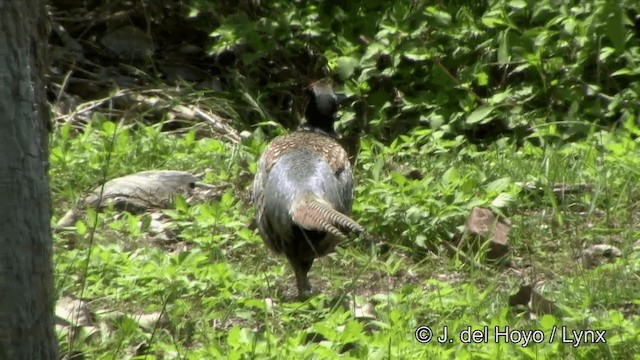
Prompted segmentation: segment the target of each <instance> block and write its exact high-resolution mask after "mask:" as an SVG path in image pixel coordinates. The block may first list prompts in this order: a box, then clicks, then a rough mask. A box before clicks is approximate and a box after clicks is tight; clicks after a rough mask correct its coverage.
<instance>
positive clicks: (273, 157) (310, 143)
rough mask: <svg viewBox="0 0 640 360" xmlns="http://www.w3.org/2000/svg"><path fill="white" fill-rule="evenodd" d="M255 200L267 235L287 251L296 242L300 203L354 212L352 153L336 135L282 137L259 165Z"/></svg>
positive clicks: (308, 133)
mask: <svg viewBox="0 0 640 360" xmlns="http://www.w3.org/2000/svg"><path fill="white" fill-rule="evenodd" d="M253 190H254V192H253V196H254V202H255V204H256V208H257V211H258V214H257V220H258V227H259V229H260V232H261V235H262V236H263V238H265V242H266V243H267V245H269V247H271V248H272V249H273V250H275V251H277V252H284V250H285V249H283V248H282V247H283V246H285V245H283V244H286V243H290V242H292V241H294V239H293V237H294V236H295V234H294V232H295V226H293V225H294V223H293V219H292V215H291V213H292V208H293V206H294V203H295V202H296V201H298V200H299V199H301V198H303V197H305V196H310V195H311V196H315V197H317V198H320V199H322V200H324V201H326V202H327V203H328V204H330V205H331V206H332V207H333V208H334V209H335V210H337V211H339V212H341V213H344V214H348V213H349V212H350V211H351V204H352V200H353V174H352V170H351V164H350V162H349V160H348V155H347V153H346V152H345V150H344V149H343V148H342V147H341V146H340V144H338V143H337V142H336V140H335V139H333V138H332V137H330V136H328V135H326V134H324V133H322V132H314V131H296V132H294V133H291V134H289V135H285V136H281V137H279V138H276V139H275V140H274V141H273V142H271V143H270V144H269V146H268V147H267V149H266V150H265V151H264V153H263V154H262V156H261V158H260V160H259V162H258V172H257V175H256V181H255V182H254V189H253Z"/></svg>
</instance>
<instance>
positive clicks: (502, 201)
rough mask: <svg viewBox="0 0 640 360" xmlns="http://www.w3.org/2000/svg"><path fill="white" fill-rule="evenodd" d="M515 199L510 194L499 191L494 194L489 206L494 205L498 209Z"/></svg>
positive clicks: (513, 201)
mask: <svg viewBox="0 0 640 360" xmlns="http://www.w3.org/2000/svg"><path fill="white" fill-rule="evenodd" d="M515 201H516V199H515V197H513V195H511V194H507V193H500V194H498V196H496V198H495V199H493V201H492V202H491V206H493V207H496V208H498V209H501V208H504V207H507V206H509V205H511V204H513V203H515Z"/></svg>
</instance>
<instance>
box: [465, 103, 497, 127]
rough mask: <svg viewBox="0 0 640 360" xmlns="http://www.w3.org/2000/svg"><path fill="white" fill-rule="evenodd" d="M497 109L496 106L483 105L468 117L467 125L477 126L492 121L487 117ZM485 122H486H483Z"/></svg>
mask: <svg viewBox="0 0 640 360" xmlns="http://www.w3.org/2000/svg"><path fill="white" fill-rule="evenodd" d="M493 109H495V106H492V105H482V106H480V107H479V108H477V109H475V110H474V111H473V112H472V113H471V114H470V115H469V116H468V117H467V124H476V123H485V122H487V121H489V120H491V119H487V120H485V119H486V118H487V116H489V114H491V112H492V111H493ZM483 120H485V121H483Z"/></svg>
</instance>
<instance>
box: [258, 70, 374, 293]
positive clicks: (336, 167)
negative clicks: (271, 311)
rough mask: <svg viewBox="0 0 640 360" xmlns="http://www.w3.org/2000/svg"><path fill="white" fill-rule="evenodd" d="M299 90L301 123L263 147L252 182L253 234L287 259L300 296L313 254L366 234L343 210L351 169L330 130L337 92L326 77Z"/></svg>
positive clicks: (307, 288) (349, 192)
mask: <svg viewBox="0 0 640 360" xmlns="http://www.w3.org/2000/svg"><path fill="white" fill-rule="evenodd" d="M305 92H306V95H307V96H308V102H307V105H306V108H305V119H306V122H305V123H303V124H302V125H301V126H300V127H299V128H298V129H297V130H296V131H294V132H292V133H290V134H287V135H283V136H280V137H278V138H276V139H274V140H273V141H272V142H271V143H270V144H269V145H268V146H267V148H266V149H265V150H264V152H263V153H262V155H261V157H260V160H259V161H258V169H257V172H256V176H255V179H254V184H253V201H254V204H255V206H256V211H257V214H256V218H257V223H258V230H259V233H260V235H261V237H262V239H263V240H264V243H265V244H266V246H267V247H268V248H269V249H271V250H273V251H274V252H275V253H278V254H284V255H285V256H286V258H287V259H288V260H289V263H290V264H291V267H292V268H293V270H294V272H295V275H296V285H297V288H298V295H299V296H300V297H301V298H306V297H308V296H309V295H310V293H311V285H310V284H309V280H308V278H307V273H308V272H309V269H310V268H311V265H312V264H313V261H314V260H315V258H317V257H320V256H324V255H326V254H328V253H329V252H331V251H333V249H334V248H335V246H336V245H337V243H338V241H339V240H340V239H343V238H345V237H346V235H347V234H349V233H351V232H355V233H360V234H366V232H365V229H364V228H363V227H362V226H360V225H359V224H358V223H357V222H355V221H354V220H352V219H351V218H350V217H349V216H348V215H347V214H349V213H350V212H351V204H352V201H353V172H352V169H351V164H350V162H349V157H348V155H347V152H346V151H345V150H344V149H343V148H342V147H341V146H340V144H338V142H337V141H336V134H335V131H334V129H333V124H334V121H335V116H336V112H337V109H338V103H339V96H338V95H336V94H335V93H334V92H333V88H332V87H331V85H330V83H328V82H326V81H319V82H316V83H313V84H311V85H310V86H309V87H307V88H306V89H305Z"/></svg>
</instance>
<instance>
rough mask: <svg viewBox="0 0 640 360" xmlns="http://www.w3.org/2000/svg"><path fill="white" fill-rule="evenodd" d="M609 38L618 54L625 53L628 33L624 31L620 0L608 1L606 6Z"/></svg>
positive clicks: (605, 12)
mask: <svg viewBox="0 0 640 360" xmlns="http://www.w3.org/2000/svg"><path fill="white" fill-rule="evenodd" d="M604 14H605V17H606V19H605V20H604V21H605V23H606V31H607V37H608V38H609V40H611V42H612V43H613V46H614V47H615V48H616V50H617V51H618V52H624V50H625V40H626V37H627V36H626V35H627V34H626V32H625V30H624V15H623V14H622V9H621V8H620V2H619V1H618V0H607V2H606V4H605V6H604Z"/></svg>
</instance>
